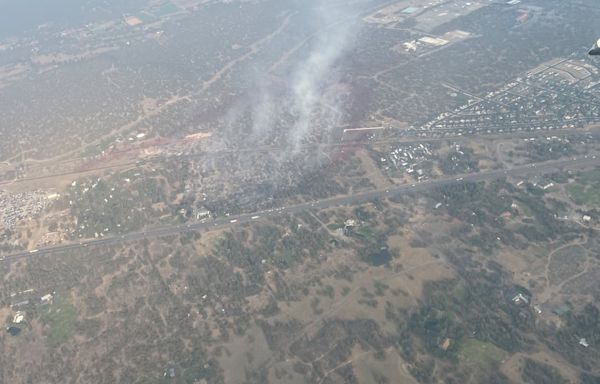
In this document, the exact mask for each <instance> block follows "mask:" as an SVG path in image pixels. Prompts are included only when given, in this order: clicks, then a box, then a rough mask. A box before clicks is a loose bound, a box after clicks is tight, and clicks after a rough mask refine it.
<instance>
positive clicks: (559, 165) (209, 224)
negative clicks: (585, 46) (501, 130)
mask: <svg viewBox="0 0 600 384" xmlns="http://www.w3.org/2000/svg"><path fill="white" fill-rule="evenodd" d="M591 166H600V157H599V158H592V157H586V158H572V159H569V160H559V161H550V162H545V163H538V164H529V165H526V166H520V167H515V168H512V169H509V170H504V169H501V170H493V171H486V172H478V173H473V174H466V175H462V176H456V177H453V178H441V179H436V180H428V181H424V182H420V183H415V184H410V185H409V184H406V185H401V186H397V187H392V188H389V189H385V190H383V189H379V190H373V191H368V192H362V193H357V194H354V195H350V196H342V197H333V198H329V199H323V200H318V201H314V202H307V203H302V204H295V205H291V206H288V207H281V208H274V209H270V210H266V211H261V212H256V213H248V214H241V215H236V216H230V217H221V218H217V219H212V220H207V221H205V222H199V223H193V224H184V225H176V226H165V227H158V228H149V229H146V230H144V231H140V232H132V233H129V234H126V235H122V236H116V237H106V238H102V239H93V240H86V241H83V242H77V243H72V244H63V245H57V246H53V247H47V248H41V249H38V250H34V251H23V252H17V253H12V254H7V255H0V262H11V261H15V260H19V259H24V258H29V257H34V256H41V255H47V254H51V253H55V252H62V251H68V250H75V249H81V250H83V249H85V248H88V247H97V246H103V245H116V244H121V243H127V242H132V241H136V240H141V239H149V238H159V237H165V236H172V235H177V234H182V233H192V232H202V231H209V230H211V229H218V228H223V227H228V226H232V225H237V224H243V223H250V222H253V221H255V220H259V219H260V218H263V217H272V216H277V215H281V214H293V213H299V212H303V211H307V210H311V209H315V210H321V209H326V208H334V207H341V206H346V205H354V204H360V203H364V202H368V201H372V200H375V199H380V198H386V197H394V196H398V195H402V194H407V193H412V192H421V191H425V190H428V189H432V188H437V187H441V186H443V185H448V184H452V183H461V182H467V181H469V182H475V181H483V180H492V179H498V178H502V177H507V176H511V177H523V178H526V177H533V176H537V175H542V174H544V173H549V172H554V171H559V170H566V169H583V168H587V167H591Z"/></svg>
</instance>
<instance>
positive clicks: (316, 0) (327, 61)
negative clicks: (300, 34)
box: [237, 0, 366, 153]
mask: <svg viewBox="0 0 600 384" xmlns="http://www.w3.org/2000/svg"><path fill="white" fill-rule="evenodd" d="M365 1H366V0H358V1H354V2H351V1H342V2H337V3H335V2H334V1H332V0H308V1H306V3H305V4H304V6H305V7H306V9H310V12H309V14H310V17H309V19H308V20H306V22H307V23H310V25H311V26H312V28H313V29H314V30H315V31H316V32H315V33H314V35H313V36H312V37H311V38H310V39H308V40H307V41H306V42H305V44H304V45H303V46H302V47H300V49H299V50H298V52H295V54H294V55H291V56H292V57H297V55H298V53H299V52H305V54H304V55H303V56H302V57H301V58H300V59H295V60H296V62H293V63H289V62H288V63H286V66H287V67H288V68H291V69H290V70H289V72H287V73H288V75H287V76H286V81H287V83H288V86H289V90H290V91H289V94H288V95H287V96H286V97H285V100H282V98H281V97H277V96H275V95H272V94H270V93H269V92H268V91H267V87H261V86H258V89H257V91H258V92H259V95H255V96H256V97H255V102H254V104H253V105H252V106H251V119H252V127H251V132H250V135H249V136H248V139H249V140H251V141H254V139H257V140H259V141H263V139H265V138H267V137H269V135H271V134H272V133H273V132H275V131H276V130H283V132H280V133H282V134H283V135H284V136H285V142H286V144H287V145H288V146H289V147H290V153H294V152H297V151H298V150H299V148H300V147H301V145H302V144H303V143H306V142H307V140H308V139H310V137H311V136H313V135H315V134H316V135H318V136H319V137H325V136H328V134H329V133H328V130H329V129H331V128H332V127H334V126H336V125H337V124H339V122H340V118H341V114H340V112H339V111H340V110H341V108H340V107H341V106H340V105H338V101H336V99H335V97H329V96H328V95H327V92H326V91H327V87H328V86H332V85H335V83H336V81H335V76H334V73H333V72H334V68H335V66H336V63H337V62H338V61H339V59H340V58H341V57H342V56H343V54H344V53H345V52H346V51H347V50H348V49H350V48H351V47H352V44H353V42H354V41H355V38H356V34H357V33H358V30H359V28H360V24H361V22H360V19H359V7H358V5H357V4H360V3H365ZM289 60H293V59H289ZM237 117H238V118H239V116H237ZM282 121H285V122H286V123H282ZM290 121H291V124H290ZM278 124H279V125H278ZM323 130H325V132H323Z"/></svg>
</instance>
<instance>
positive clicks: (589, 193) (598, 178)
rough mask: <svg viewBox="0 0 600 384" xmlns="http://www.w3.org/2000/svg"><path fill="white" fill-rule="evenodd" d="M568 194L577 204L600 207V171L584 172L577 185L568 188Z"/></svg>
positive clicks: (578, 178)
mask: <svg viewBox="0 0 600 384" xmlns="http://www.w3.org/2000/svg"><path fill="white" fill-rule="evenodd" d="M567 193H568V194H569V197H570V198H571V200H573V202H575V204H578V205H587V206H590V207H600V169H595V170H593V171H589V172H583V173H582V174H581V175H579V176H578V177H577V183H576V184H572V185H569V186H567Z"/></svg>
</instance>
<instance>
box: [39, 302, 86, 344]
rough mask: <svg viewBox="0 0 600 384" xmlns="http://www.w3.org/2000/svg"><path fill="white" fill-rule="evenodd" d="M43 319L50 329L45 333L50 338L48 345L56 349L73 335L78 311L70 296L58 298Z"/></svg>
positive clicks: (43, 315)
mask: <svg viewBox="0 0 600 384" xmlns="http://www.w3.org/2000/svg"><path fill="white" fill-rule="evenodd" d="M41 318H42V322H43V323H44V324H45V325H46V326H47V327H48V328H47V329H46V330H45V332H44V333H45V335H46V337H47V338H48V345H49V346H51V347H56V346H59V345H60V344H62V343H64V342H65V341H67V340H69V339H70V338H71V336H72V335H73V331H74V330H75V325H76V323H77V311H76V309H75V307H74V306H73V304H71V302H70V298H69V297H68V296H62V297H56V298H55V299H54V303H52V305H50V307H49V308H48V309H47V311H46V312H44V313H43V314H42V317H41Z"/></svg>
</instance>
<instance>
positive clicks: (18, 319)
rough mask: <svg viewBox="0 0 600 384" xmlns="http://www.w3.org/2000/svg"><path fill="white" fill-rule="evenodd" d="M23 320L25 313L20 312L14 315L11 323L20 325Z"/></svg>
mask: <svg viewBox="0 0 600 384" xmlns="http://www.w3.org/2000/svg"><path fill="white" fill-rule="evenodd" d="M23 320H25V312H22V311H18V312H17V313H15V315H14V316H13V320H12V322H13V323H14V324H20V323H21V322H22V321H23Z"/></svg>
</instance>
